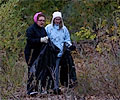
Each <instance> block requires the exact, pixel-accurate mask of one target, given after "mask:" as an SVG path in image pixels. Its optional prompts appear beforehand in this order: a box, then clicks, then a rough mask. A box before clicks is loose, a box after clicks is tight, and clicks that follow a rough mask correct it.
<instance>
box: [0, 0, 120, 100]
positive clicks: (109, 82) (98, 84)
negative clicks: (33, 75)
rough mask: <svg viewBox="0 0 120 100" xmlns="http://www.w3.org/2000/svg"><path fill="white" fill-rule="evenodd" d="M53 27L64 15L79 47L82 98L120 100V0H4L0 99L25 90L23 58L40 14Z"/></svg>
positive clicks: (0, 13)
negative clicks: (54, 17)
mask: <svg viewBox="0 0 120 100" xmlns="http://www.w3.org/2000/svg"><path fill="white" fill-rule="evenodd" d="M39 11H42V12H43V13H44V14H45V15H46V18H47V21H46V24H49V23H50V20H51V18H52V13H53V12H54V11H61V12H62V14H63V19H64V24H65V25H66V26H67V27H68V29H69V31H70V34H71V39H72V42H73V43H74V45H75V46H76V48H77V49H76V51H74V52H72V55H73V57H74V60H75V65H76V69H77V70H76V71H77V77H78V83H79V84H78V88H77V89H76V93H77V94H78V95H83V94H84V95H87V94H89V95H97V94H106V95H108V94H109V95H110V96H112V97H113V98H115V100H117V99H119V98H120V92H119V91H120V1H119V0H0V99H3V100H4V99H8V98H10V97H11V98H15V95H14V93H15V92H16V91H17V90H19V89H20V88H24V87H25V86H26V77H27V65H26V63H25V60H24V48H25V44H26V37H25V34H26V29H27V28H28V26H29V25H31V24H32V23H33V16H34V14H35V13H36V12H39Z"/></svg>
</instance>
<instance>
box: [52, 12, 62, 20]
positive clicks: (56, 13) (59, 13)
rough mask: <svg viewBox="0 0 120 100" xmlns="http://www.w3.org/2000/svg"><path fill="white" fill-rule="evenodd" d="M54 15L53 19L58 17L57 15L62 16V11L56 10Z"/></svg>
mask: <svg viewBox="0 0 120 100" xmlns="http://www.w3.org/2000/svg"><path fill="white" fill-rule="evenodd" d="M52 15H53V19H54V18H56V17H60V18H62V14H61V12H58V11H56V12H54V13H53V14H52Z"/></svg>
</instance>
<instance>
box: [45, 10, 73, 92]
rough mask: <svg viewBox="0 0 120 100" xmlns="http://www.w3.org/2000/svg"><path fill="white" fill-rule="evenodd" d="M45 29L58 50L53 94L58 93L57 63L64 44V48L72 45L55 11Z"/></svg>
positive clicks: (58, 14) (59, 15)
mask: <svg viewBox="0 0 120 100" xmlns="http://www.w3.org/2000/svg"><path fill="white" fill-rule="evenodd" d="M45 29H46V32H47V35H48V37H49V38H50V40H51V41H52V42H53V43H54V45H56V46H57V47H58V48H59V49H60V52H59V53H58V55H57V59H56V69H55V83H54V89H53V90H54V92H55V93H59V92H60V89H59V63H60V59H61V57H62V54H63V46H64V43H66V46H68V47H70V46H71V45H72V43H71V40H70V34H69V31H68V29H67V28H66V26H65V25H64V23H63V19H62V14H61V12H58V11H57V12H54V13H53V18H52V21H51V24H48V25H47V26H46V27H45Z"/></svg>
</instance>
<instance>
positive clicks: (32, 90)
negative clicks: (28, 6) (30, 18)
mask: <svg viewBox="0 0 120 100" xmlns="http://www.w3.org/2000/svg"><path fill="white" fill-rule="evenodd" d="M44 24H45V15H44V14H43V13H42V12H39V13H36V14H35V15H34V24H32V25H31V26H30V27H28V29H27V31H26V37H27V44H26V46H25V51H24V53H25V60H26V63H27V65H28V81H27V94H29V95H31V94H36V93H37V91H38V84H39V81H38V80H37V81H36V80H35V78H34V77H33V75H31V71H34V69H32V68H31V66H32V64H33V62H34V61H35V59H37V57H38V56H39V53H40V51H41V49H42V48H41V47H42V46H43V45H45V44H46V43H47V42H48V37H47V33H46V31H45V28H44ZM32 83H35V84H34V85H35V86H33V84H32Z"/></svg>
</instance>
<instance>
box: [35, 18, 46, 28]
mask: <svg viewBox="0 0 120 100" xmlns="http://www.w3.org/2000/svg"><path fill="white" fill-rule="evenodd" d="M37 24H38V26H39V27H44V24H45V17H43V16H41V17H39V18H38V20H37Z"/></svg>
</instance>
